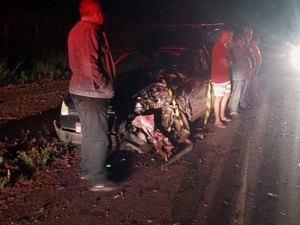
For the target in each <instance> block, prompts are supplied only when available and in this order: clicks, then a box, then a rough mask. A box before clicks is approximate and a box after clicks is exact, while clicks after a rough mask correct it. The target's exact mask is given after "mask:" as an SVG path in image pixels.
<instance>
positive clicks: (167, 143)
mask: <svg viewBox="0 0 300 225" xmlns="http://www.w3.org/2000/svg"><path fill="white" fill-rule="evenodd" d="M220 26H221V25H220V24H217V25H211V24H209V25H207V24H201V25H182V26H169V27H167V28H163V29H157V30H155V31H152V32H149V33H147V34H146V35H145V36H144V37H142V38H141V39H139V40H138V41H137V42H136V43H135V44H134V46H133V47H132V48H130V49H128V50H127V51H125V52H124V53H123V54H122V55H121V56H120V57H119V58H118V59H117V60H116V61H115V64H116V69H117V83H116V91H115V96H114V98H113V99H112V100H111V101H110V106H109V111H108V121H109V136H110V143H111V146H110V147H111V149H114V150H116V149H126V150H135V151H138V152H140V153H146V152H151V151H153V150H154V151H155V152H156V153H158V154H159V155H160V156H161V157H162V158H163V159H164V160H165V161H169V160H170V159H171V158H172V157H173V156H174V155H177V154H179V152H180V151H183V150H185V151H189V150H191V149H192V146H193V144H192V141H191V140H190V135H191V127H190V126H191V124H192V123H193V122H194V121H196V120H198V119H200V118H203V116H204V115H205V112H206V110H207V94H209V93H208V92H210V89H209V78H210V65H211V62H210V52H211V48H212V46H213V44H214V42H215V40H216V36H217V35H218V30H219V28H220ZM54 126H55V129H56V133H57V135H58V137H59V138H60V139H61V140H62V141H64V142H67V143H72V144H80V141H81V134H80V121H79V117H78V114H77V112H76V110H75V107H74V104H73V102H72V99H71V98H70V96H67V97H66V98H65V100H64V101H63V103H62V106H61V115H60V121H59V124H57V122H56V121H54Z"/></svg>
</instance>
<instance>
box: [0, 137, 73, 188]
mask: <svg viewBox="0 0 300 225" xmlns="http://www.w3.org/2000/svg"><path fill="white" fill-rule="evenodd" d="M67 151H69V148H68V147H67V146H66V145H64V144H61V143H59V142H58V141H57V139H55V138H52V137H45V135H44V134H42V133H40V134H39V135H38V137H34V136H30V132H29V131H26V132H24V131H23V132H22V138H21V139H15V140H8V139H5V140H4V141H2V142H0V188H3V187H5V186H8V185H12V184H14V183H15V182H16V181H17V180H18V179H19V178H30V177H31V176H32V175H33V174H34V172H35V171H36V170H37V169H39V168H42V167H45V166H47V165H48V164H49V163H50V162H51V161H52V160H53V159H54V158H55V157H56V156H59V155H61V154H64V153H66V152H67Z"/></svg>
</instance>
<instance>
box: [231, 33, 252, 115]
mask: <svg viewBox="0 0 300 225" xmlns="http://www.w3.org/2000/svg"><path fill="white" fill-rule="evenodd" d="M233 40H234V43H233V46H232V48H231V49H230V52H231V56H232V74H231V80H232V92H231V96H230V100H229V103H228V107H229V111H230V115H231V116H233V117H234V116H238V115H239V107H240V100H241V99H242V97H243V92H244V88H245V84H246V80H247V79H248V78H249V77H250V73H251V61H250V59H249V57H248V54H247V52H246V50H245V49H244V44H245V39H244V37H243V36H242V34H240V33H237V34H235V35H234V38H233Z"/></svg>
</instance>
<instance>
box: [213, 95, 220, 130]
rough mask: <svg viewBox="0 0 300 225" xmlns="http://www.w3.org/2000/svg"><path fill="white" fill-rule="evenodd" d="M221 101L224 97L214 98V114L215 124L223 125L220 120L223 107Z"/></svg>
mask: <svg viewBox="0 0 300 225" xmlns="http://www.w3.org/2000/svg"><path fill="white" fill-rule="evenodd" d="M221 100H222V97H220V96H215V97H214V113H215V117H216V119H215V124H216V125H217V124H221V123H222V121H221V118H220V106H221Z"/></svg>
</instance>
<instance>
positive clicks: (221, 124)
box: [215, 122, 226, 128]
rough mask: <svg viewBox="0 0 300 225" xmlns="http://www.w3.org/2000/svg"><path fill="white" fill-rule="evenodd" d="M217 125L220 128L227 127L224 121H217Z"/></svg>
mask: <svg viewBox="0 0 300 225" xmlns="http://www.w3.org/2000/svg"><path fill="white" fill-rule="evenodd" d="M215 126H216V127H218V128H225V127H226V126H225V125H224V124H223V123H222V122H220V123H215Z"/></svg>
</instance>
